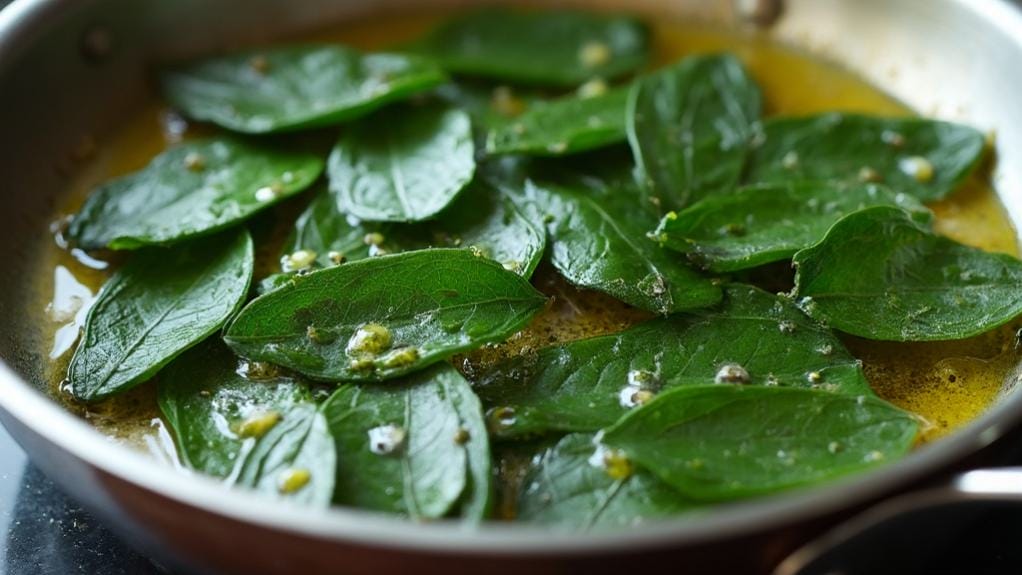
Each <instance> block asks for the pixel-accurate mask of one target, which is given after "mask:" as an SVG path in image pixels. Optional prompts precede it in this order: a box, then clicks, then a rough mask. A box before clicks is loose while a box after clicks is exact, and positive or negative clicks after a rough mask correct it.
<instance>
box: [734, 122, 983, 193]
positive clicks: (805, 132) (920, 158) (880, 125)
mask: <svg viewBox="0 0 1022 575" xmlns="http://www.w3.org/2000/svg"><path fill="white" fill-rule="evenodd" d="M764 135H765V137H764V138H763V139H762V141H761V142H759V143H758V145H757V146H754V147H753V151H752V154H751V155H750V157H749V160H748V167H747V170H746V175H745V180H746V181H747V182H790V181H793V180H796V181H797V180H837V181H846V182H857V181H876V182H882V183H884V184H887V185H888V186H889V187H890V188H891V189H893V190H897V191H899V192H904V193H906V194H910V195H912V196H915V197H916V199H918V200H921V201H924V202H929V201H933V200H939V199H941V198H943V197H945V196H947V195H948V194H950V193H951V192H953V191H955V189H957V188H958V186H959V185H960V184H961V183H962V180H964V179H965V177H966V176H968V175H969V173H971V172H972V171H973V170H974V169H975V168H976V166H977V164H978V163H979V160H980V159H981V158H982V157H983V150H984V148H985V139H984V136H983V134H982V133H980V132H979V131H978V130H976V129H974V128H970V127H968V126H963V125H960V124H952V123H948V122H938V121H935V120H923V119H919V118H879V117H872V116H860V115H856V114H840V113H828V114H822V115H818V116H807V117H799V118H778V119H775V120H770V121H768V122H766V123H765V126H764Z"/></svg>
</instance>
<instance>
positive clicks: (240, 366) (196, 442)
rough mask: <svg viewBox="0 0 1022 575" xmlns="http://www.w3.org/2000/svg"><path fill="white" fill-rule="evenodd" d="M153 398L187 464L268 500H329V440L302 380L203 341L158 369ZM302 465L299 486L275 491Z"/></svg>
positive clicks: (331, 488) (331, 475)
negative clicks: (303, 479) (304, 475)
mask: <svg viewBox="0 0 1022 575" xmlns="http://www.w3.org/2000/svg"><path fill="white" fill-rule="evenodd" d="M158 399H159V405H160V410H161V411H162V413H163V416H164V418H165V419H166V420H167V422H168V423H169V424H170V427H171V429H172V430H173V432H174V437H175V440H176V441H175V443H176V444H177V448H178V454H179V455H180V457H181V460H182V461H183V462H184V463H185V464H186V465H188V466H189V467H190V468H192V469H195V470H197V471H201V472H203V473H206V474H209V475H213V476H215V477H221V478H223V479H225V480H226V482H227V483H228V484H231V485H244V486H247V487H251V488H255V489H258V490H260V491H263V492H264V493H267V494H269V495H271V496H274V497H280V498H286V499H289V500H294V501H300V502H304V503H309V504H313V505H318V506H326V505H329V504H330V501H331V500H332V498H333V493H334V476H335V459H334V445H333V438H332V437H331V435H330V432H329V430H328V429H327V426H326V420H325V418H324V417H323V415H322V414H321V413H319V412H318V410H317V409H316V405H315V402H314V401H313V398H312V393H311V392H310V388H309V386H308V384H306V383H304V382H302V381H301V380H298V379H296V378H294V377H292V376H289V375H286V374H284V373H283V372H281V371H280V370H277V369H274V368H272V367H270V366H266V365H259V364H250V363H248V362H245V361H241V362H239V361H238V360H237V359H236V358H235V357H234V354H232V353H231V352H230V350H228V349H227V347H226V346H225V345H224V344H223V343H221V342H220V341H218V340H207V341H206V342H205V343H203V344H200V345H198V346H196V347H194V348H192V349H190V350H188V351H187V352H185V353H184V354H182V355H181V356H180V357H178V358H177V359H175V360H174V361H173V362H171V363H170V364H169V365H167V367H165V368H164V369H163V371H161V372H160V376H159V387H158ZM302 470H304V471H306V472H308V482H307V483H306V484H304V485H300V486H298V487H295V485H297V484H292V488H293V489H292V490H287V489H284V490H282V489H281V482H282V481H283V480H285V479H287V478H288V475H289V474H294V473H295V472H298V473H299V474H301V472H302ZM299 479H300V477H299ZM292 481H295V480H294V479H292ZM299 483H300V480H299Z"/></svg>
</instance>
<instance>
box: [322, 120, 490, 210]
mask: <svg viewBox="0 0 1022 575" xmlns="http://www.w3.org/2000/svg"><path fill="white" fill-rule="evenodd" d="M385 114H386V125H387V128H386V129H380V125H381V120H382V118H379V117H377V116H372V117H370V118H367V119H365V120H363V121H361V122H359V123H357V124H355V125H353V126H351V127H350V129H348V130H345V131H344V133H343V134H342V135H341V139H340V140H339V141H338V142H337V145H336V146H334V149H333V152H332V153H331V154H330V161H329V167H328V174H329V177H330V190H331V191H332V192H333V193H334V194H335V195H336V196H337V201H338V206H339V207H340V210H341V211H342V212H345V213H348V214H351V215H353V216H355V217H357V218H360V219H363V220H368V221H385V222H392V221H401V222H413V221H419V220H424V219H428V218H431V217H433V216H435V215H436V214H437V213H438V212H439V211H440V210H442V209H443V208H444V207H446V206H447V205H448V204H449V203H450V202H451V201H452V200H453V199H454V197H455V196H457V195H458V192H460V191H461V190H462V189H463V188H464V187H465V186H466V185H467V184H468V183H469V181H471V180H472V175H473V173H474V172H475V157H474V156H475V147H474V144H473V142H472V126H471V122H470V120H469V117H468V114H466V113H465V112H463V111H461V110H456V109H454V108H446V107H438V106H404V107H400V108H390V109H388V110H387V111H386V112H385Z"/></svg>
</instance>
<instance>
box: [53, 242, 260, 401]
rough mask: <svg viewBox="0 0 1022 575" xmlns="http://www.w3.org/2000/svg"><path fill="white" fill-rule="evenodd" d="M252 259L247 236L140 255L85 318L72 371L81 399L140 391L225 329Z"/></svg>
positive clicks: (120, 272) (243, 290) (244, 286)
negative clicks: (179, 358) (183, 355)
mask: <svg viewBox="0 0 1022 575" xmlns="http://www.w3.org/2000/svg"><path fill="white" fill-rule="evenodd" d="M252 258H253V255H252V239H251V238H249V235H248V232H245V231H241V232H231V233H228V234H227V235H218V236H214V237H211V238H208V239H202V240H197V241H195V242H190V243H188V244H185V245H182V246H179V247H176V248H174V249H173V250H167V249H158V248H153V249H148V250H144V251H140V252H138V253H136V254H135V255H134V256H133V257H132V258H131V260H129V261H128V263H127V264H126V265H125V266H124V267H123V268H121V269H120V270H118V271H117V273H115V274H114V275H113V277H111V278H110V279H109V280H108V281H107V283H106V284H105V285H104V286H103V289H102V290H101V291H100V292H99V296H98V297H97V298H96V301H95V303H94V304H93V306H92V307H91V308H90V309H89V313H88V315H87V316H86V319H85V330H84V334H83V335H82V339H81V340H80V341H79V343H78V349H76V350H75V354H74V357H73V358H71V365H70V367H69V368H68V376H67V377H68V381H69V383H70V385H71V392H72V394H73V395H74V396H75V398H77V399H79V400H82V401H95V400H98V399H102V398H104V397H107V396H109V395H112V394H114V393H117V392H120V391H124V390H126V389H129V388H131V387H134V386H136V385H138V384H140V383H142V382H144V381H146V380H147V379H149V378H151V377H152V376H153V375H155V374H156V372H157V371H159V369H160V368H161V367H163V366H164V365H166V364H167V363H168V362H169V361H170V360H172V359H174V358H175V357H177V356H178V355H180V354H181V352H183V351H185V350H186V349H188V348H190V347H192V346H193V345H195V344H197V343H199V342H200V341H202V340H204V339H206V337H207V336H209V335H210V334H212V333H213V332H215V331H216V330H218V329H220V327H221V326H222V325H223V324H224V323H225V322H226V321H227V319H228V318H229V317H230V316H231V315H232V314H233V313H234V312H235V311H236V310H237V309H238V307H239V306H240V305H241V303H242V301H244V298H245V294H246V293H248V285H249V282H250V281H251V279H252Z"/></svg>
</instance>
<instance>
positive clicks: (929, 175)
mask: <svg viewBox="0 0 1022 575" xmlns="http://www.w3.org/2000/svg"><path fill="white" fill-rule="evenodd" d="M898 168H899V169H900V170H901V171H902V172H903V173H904V174H905V175H906V176H909V177H911V178H912V179H914V180H915V181H917V182H919V183H921V184H925V183H927V182H930V181H932V180H933V164H931V163H930V160H927V159H926V158H924V157H922V156H912V157H909V158H902V159H901V161H899V162H898Z"/></svg>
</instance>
